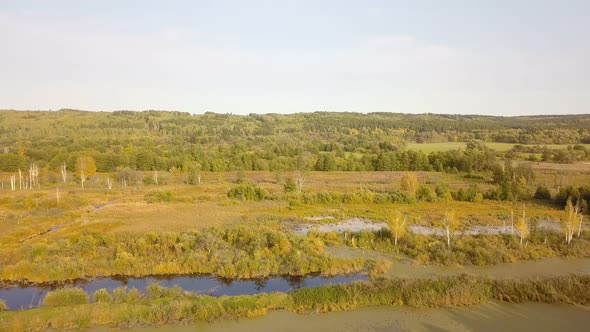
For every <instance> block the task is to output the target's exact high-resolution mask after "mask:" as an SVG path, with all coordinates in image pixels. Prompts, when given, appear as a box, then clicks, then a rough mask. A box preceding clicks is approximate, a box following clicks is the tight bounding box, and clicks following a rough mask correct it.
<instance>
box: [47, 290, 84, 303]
mask: <svg viewBox="0 0 590 332" xmlns="http://www.w3.org/2000/svg"><path fill="white" fill-rule="evenodd" d="M86 303H88V294H86V292H85V291H84V290H83V289H81V288H64V289H59V290H55V291H51V292H49V293H47V296H45V300H43V305H44V306H46V307H59V306H66V305H75V304H86Z"/></svg>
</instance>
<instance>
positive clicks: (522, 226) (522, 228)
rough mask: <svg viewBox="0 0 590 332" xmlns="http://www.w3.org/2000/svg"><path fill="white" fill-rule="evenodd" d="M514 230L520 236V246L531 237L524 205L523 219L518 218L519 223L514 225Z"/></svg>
mask: <svg viewBox="0 0 590 332" xmlns="http://www.w3.org/2000/svg"><path fill="white" fill-rule="evenodd" d="M514 228H516V230H517V231H518V233H519V234H520V244H521V245H522V241H523V240H524V239H525V238H526V237H527V236H529V226H528V225H527V223H526V214H525V206H524V204H523V205H522V217H521V218H518V221H517V222H516V224H515V225H514Z"/></svg>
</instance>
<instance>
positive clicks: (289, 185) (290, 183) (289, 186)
mask: <svg viewBox="0 0 590 332" xmlns="http://www.w3.org/2000/svg"><path fill="white" fill-rule="evenodd" d="M283 190H284V191H285V192H286V193H291V192H294V191H295V190H297V184H295V180H293V178H288V179H287V182H285V184H284V185H283Z"/></svg>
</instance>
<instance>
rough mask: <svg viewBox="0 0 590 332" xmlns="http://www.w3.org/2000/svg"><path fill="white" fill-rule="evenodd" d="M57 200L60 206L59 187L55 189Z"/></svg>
mask: <svg viewBox="0 0 590 332" xmlns="http://www.w3.org/2000/svg"><path fill="white" fill-rule="evenodd" d="M55 199H56V201H57V206H59V187H56V188H55Z"/></svg>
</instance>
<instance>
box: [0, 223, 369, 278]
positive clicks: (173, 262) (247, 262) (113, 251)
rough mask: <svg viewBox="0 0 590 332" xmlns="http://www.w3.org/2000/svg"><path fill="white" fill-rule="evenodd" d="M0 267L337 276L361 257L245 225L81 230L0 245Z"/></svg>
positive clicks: (58, 274)
mask: <svg viewBox="0 0 590 332" xmlns="http://www.w3.org/2000/svg"><path fill="white" fill-rule="evenodd" d="M0 266H2V267H3V268H2V270H1V272H0V278H1V279H2V280H5V281H33V282H48V281H59V280H66V279H78V278H91V277H101V276H111V275H124V276H145V275H162V274H211V275H216V276H221V277H231V278H254V277H266V276H270V275H295V276H302V275H307V274H310V273H322V274H324V275H337V274H348V273H353V272H358V271H362V270H364V269H365V268H366V266H365V261H364V260H363V259H337V258H333V257H330V256H328V255H326V254H325V252H324V242H323V241H321V240H320V239H318V238H313V237H305V236H297V235H294V234H287V233H282V232H277V231H273V230H270V229H264V228H258V229H251V228H246V227H238V228H232V229H224V230H221V229H217V228H210V229H207V230H204V231H200V232H197V231H195V232H187V233H172V232H169V233H161V234H156V233H148V234H146V235H143V236H139V237H136V236H131V235H124V234H117V235H114V234H100V233H82V234H79V235H74V236H70V237H68V238H65V239H61V240H59V241H57V242H51V243H31V244H24V245H22V246H20V247H17V248H9V249H5V250H2V251H0Z"/></svg>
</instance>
